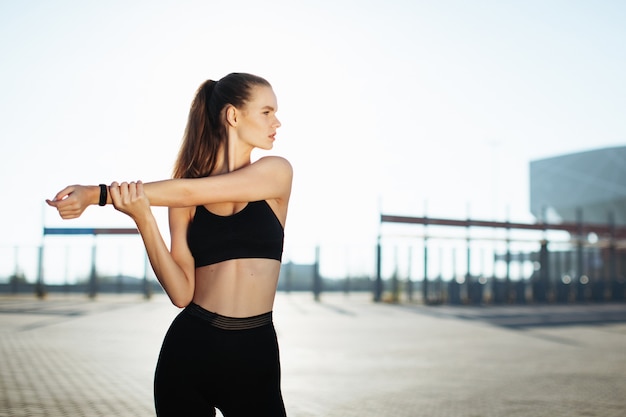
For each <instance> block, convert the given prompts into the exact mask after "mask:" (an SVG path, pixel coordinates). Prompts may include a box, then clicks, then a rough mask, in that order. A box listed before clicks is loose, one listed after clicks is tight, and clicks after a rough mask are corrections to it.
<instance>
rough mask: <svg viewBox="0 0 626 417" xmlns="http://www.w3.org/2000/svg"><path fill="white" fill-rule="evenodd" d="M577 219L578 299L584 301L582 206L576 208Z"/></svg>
mask: <svg viewBox="0 0 626 417" xmlns="http://www.w3.org/2000/svg"><path fill="white" fill-rule="evenodd" d="M576 221H577V223H578V237H577V245H576V257H577V259H576V278H577V279H576V301H584V300H585V284H584V283H583V282H582V276H583V275H584V269H585V263H584V257H583V211H582V209H581V208H578V209H577V210H576Z"/></svg>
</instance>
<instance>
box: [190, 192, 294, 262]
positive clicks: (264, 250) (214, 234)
mask: <svg viewBox="0 0 626 417" xmlns="http://www.w3.org/2000/svg"><path fill="white" fill-rule="evenodd" d="M284 236H285V234H284V230H283V226H282V224H281V223H280V221H279V220H278V218H277V217H276V215H275V214H274V211H273V210H272V208H271V207H270V206H269V205H268V204H267V202H266V201H265V200H261V201H253V202H250V203H248V204H247V205H246V206H245V207H244V208H243V210H241V211H239V212H237V213H235V214H233V215H231V216H219V215H217V214H214V213H211V212H210V211H208V210H207V209H206V208H205V207H204V206H198V207H196V214H195V215H194V217H193V220H192V222H191V224H190V225H189V229H188V231H187V243H188V244H189V249H190V250H191V254H192V255H193V259H194V261H195V265H196V268H199V267H201V266H206V265H212V264H216V263H218V262H222V261H226V260H229V259H238V258H266V259H276V260H278V261H280V260H281V259H282V254H283V243H284Z"/></svg>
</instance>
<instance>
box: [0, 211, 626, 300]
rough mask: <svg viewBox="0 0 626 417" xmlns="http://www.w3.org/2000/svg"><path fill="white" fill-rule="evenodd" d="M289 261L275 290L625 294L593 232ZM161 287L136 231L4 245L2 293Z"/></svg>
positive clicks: (611, 256) (519, 233)
mask: <svg viewBox="0 0 626 417" xmlns="http://www.w3.org/2000/svg"><path fill="white" fill-rule="evenodd" d="M431 220H433V219H431ZM507 224H508V223H507ZM588 229H589V227H587V228H586V229H585V227H583V226H581V225H579V230H588ZM283 261H284V262H283V266H282V268H281V277H280V280H279V287H278V289H279V291H309V292H311V293H312V294H313V296H314V297H315V298H319V297H320V296H321V294H323V293H324V292H327V291H344V292H350V291H369V292H371V293H372V298H373V299H374V300H375V301H390V302H423V303H426V304H439V303H449V304H498V303H548V302H555V303H573V302H590V301H593V302H621V301H624V299H625V298H626V297H625V288H626V279H625V275H626V241H625V240H624V239H623V238H622V237H620V236H618V237H616V236H613V237H611V236H608V237H607V236H605V235H602V234H601V235H597V234H593V233H579V234H577V235H575V236H573V235H572V234H571V233H569V232H567V231H564V230H547V229H545V228H544V229H541V228H537V229H529V230H512V229H511V228H508V229H507V228H496V227H485V228H480V227H475V226H474V227H467V226H466V227H463V228H459V227H457V228H450V227H449V226H445V225H436V224H432V223H429V224H417V225H415V224H414V225H412V226H410V227H404V226H403V227H402V228H392V230H389V231H383V232H381V234H380V236H379V237H378V240H377V241H376V240H374V241H372V242H362V243H359V244H336V245H332V244H326V245H322V246H315V245H310V246H301V247H295V248H294V247H286V249H285V254H284V256H283ZM160 290H161V289H160V286H159V284H158V282H157V281H156V279H155V277H154V274H153V272H152V270H151V268H150V266H149V263H148V260H147V257H146V255H145V250H144V248H143V244H142V242H141V239H140V238H139V237H138V236H106V235H85V236H74V237H71V238H67V237H60V236H49V237H47V238H46V239H45V241H44V243H43V244H42V245H39V246H36V245H32V246H24V245H22V246H0V292H4V293H23V292H34V293H36V294H38V295H44V294H45V293H47V292H81V293H85V294H87V295H89V296H95V294H97V293H98V292H142V293H144V294H145V295H146V296H147V297H149V296H150V295H151V294H152V293H153V292H155V291H160Z"/></svg>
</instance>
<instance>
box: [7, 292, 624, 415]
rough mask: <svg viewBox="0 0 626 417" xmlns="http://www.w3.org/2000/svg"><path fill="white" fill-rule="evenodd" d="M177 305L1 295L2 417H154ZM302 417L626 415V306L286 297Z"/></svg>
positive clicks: (286, 335)
mask: <svg viewBox="0 0 626 417" xmlns="http://www.w3.org/2000/svg"><path fill="white" fill-rule="evenodd" d="M178 311H179V310H178V309H177V308H175V307H173V306H172V305H171V304H169V302H168V301H167V299H166V298H165V297H164V296H163V295H157V296H155V297H154V298H153V299H152V300H150V301H144V300H142V299H141V297H140V296H138V295H122V296H119V295H102V296H99V297H98V298H97V299H96V300H95V301H91V300H89V299H87V298H86V297H84V296H62V295H55V296H51V297H49V298H48V299H47V300H43V301H40V300H37V299H35V298H34V297H29V296H0V417H21V416H50V417H57V416H129V417H130V416H133V417H143V416H146V417H147V416H153V415H154V409H153V397H152V377H153V372H154V365H155V363H156V359H157V355H158V352H159V348H160V344H161V341H162V338H163V335H164V333H165V331H166V330H167V327H168V326H169V324H170V322H171V320H172V319H173V317H174V316H175V315H176V314H177V313H178ZM274 320H275V325H276V329H277V332H278V337H279V342H280V346H281V357H282V368H283V394H284V398H285V403H286V407H287V411H288V415H289V416H290V417H318V416H320V417H321V416H323V417H352V416H355V417H356V416H359V417H368V416H372V417H374V416H376V417H381V416H385V417H386V416H397V417H403V416H407V417H409V416H410V417H416V416H429V417H434V416H455V417H488V416H489V417H491V416H511V417H516V416H519V417H533V416H542V417H543V416H545V417H558V416H567V417H577V416H580V417H583V416H597V417H605V416H606V417H623V416H626V304H597V305H561V306H559V305H550V306H500V307H498V306H489V307H462V306H461V307H452V306H437V307H434V306H431V307H425V306H421V305H412V304H403V305H390V304H374V303H372V302H371V300H370V295H369V294H351V295H349V296H345V295H343V294H323V295H322V301H321V302H319V303H318V302H315V301H313V299H312V296H311V294H309V293H307V294H284V293H279V294H278V296H277V299H276V305H275V309H274Z"/></svg>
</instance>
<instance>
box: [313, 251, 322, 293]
mask: <svg viewBox="0 0 626 417" xmlns="http://www.w3.org/2000/svg"><path fill="white" fill-rule="evenodd" d="M321 292H322V277H321V274H320V246H319V245H317V246H316V247H315V268H314V271H313V298H314V299H315V301H319V300H320V294H321Z"/></svg>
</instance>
